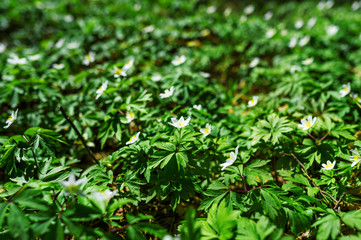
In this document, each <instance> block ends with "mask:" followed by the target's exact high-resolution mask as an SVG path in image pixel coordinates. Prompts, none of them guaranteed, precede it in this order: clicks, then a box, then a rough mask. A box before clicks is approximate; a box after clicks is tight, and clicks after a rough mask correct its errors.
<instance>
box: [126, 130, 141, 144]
mask: <svg viewBox="0 0 361 240" xmlns="http://www.w3.org/2000/svg"><path fill="white" fill-rule="evenodd" d="M139 134H140V132H138V133H137V134H136V135H133V136H132V137H131V138H130V139H129V141H128V142H126V143H125V145H129V144H132V143H135V142H136V141H138V140H139Z"/></svg>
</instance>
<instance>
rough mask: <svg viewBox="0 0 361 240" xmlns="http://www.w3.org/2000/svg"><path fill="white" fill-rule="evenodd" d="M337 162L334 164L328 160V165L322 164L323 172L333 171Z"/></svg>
mask: <svg viewBox="0 0 361 240" xmlns="http://www.w3.org/2000/svg"><path fill="white" fill-rule="evenodd" d="M335 164H336V161H333V163H332V162H331V161H330V160H327V162H326V164H324V163H322V169H323V170H331V169H333V168H334V167H335Z"/></svg>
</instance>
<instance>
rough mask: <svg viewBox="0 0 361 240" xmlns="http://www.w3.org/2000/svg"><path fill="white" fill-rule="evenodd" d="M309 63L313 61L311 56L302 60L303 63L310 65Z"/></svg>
mask: <svg viewBox="0 0 361 240" xmlns="http://www.w3.org/2000/svg"><path fill="white" fill-rule="evenodd" d="M311 63H313V57H310V58H307V59H305V60H303V61H302V64H303V65H310V64H311Z"/></svg>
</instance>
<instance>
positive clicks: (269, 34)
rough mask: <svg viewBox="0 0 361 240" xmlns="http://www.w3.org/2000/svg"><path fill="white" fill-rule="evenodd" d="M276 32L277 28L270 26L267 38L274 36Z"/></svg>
mask: <svg viewBox="0 0 361 240" xmlns="http://www.w3.org/2000/svg"><path fill="white" fill-rule="evenodd" d="M275 34H276V29H274V28H270V29H268V30H267V32H266V38H272V37H273V36H274V35H275Z"/></svg>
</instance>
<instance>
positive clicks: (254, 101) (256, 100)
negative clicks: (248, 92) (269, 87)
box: [248, 96, 258, 107]
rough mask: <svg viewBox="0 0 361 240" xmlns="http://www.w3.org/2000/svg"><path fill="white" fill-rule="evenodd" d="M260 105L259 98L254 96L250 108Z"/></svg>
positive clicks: (249, 102) (249, 104) (250, 101)
mask: <svg viewBox="0 0 361 240" xmlns="http://www.w3.org/2000/svg"><path fill="white" fill-rule="evenodd" d="M257 103H258V96H253V97H252V99H251V100H249V101H248V107H253V106H255V105H256V104H257Z"/></svg>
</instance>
